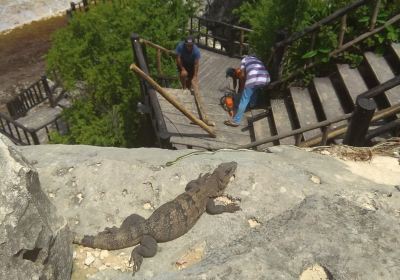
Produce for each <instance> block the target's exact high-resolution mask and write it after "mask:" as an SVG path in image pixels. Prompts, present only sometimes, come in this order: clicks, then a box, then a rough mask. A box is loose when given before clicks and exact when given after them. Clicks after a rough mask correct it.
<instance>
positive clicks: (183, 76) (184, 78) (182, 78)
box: [179, 71, 187, 89]
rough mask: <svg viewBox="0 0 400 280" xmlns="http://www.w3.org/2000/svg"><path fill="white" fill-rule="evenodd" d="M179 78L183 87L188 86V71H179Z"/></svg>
mask: <svg viewBox="0 0 400 280" xmlns="http://www.w3.org/2000/svg"><path fill="white" fill-rule="evenodd" d="M179 80H180V81H181V85H182V89H185V88H186V81H187V72H186V71H179Z"/></svg>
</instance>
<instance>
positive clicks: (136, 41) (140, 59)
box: [131, 33, 170, 146]
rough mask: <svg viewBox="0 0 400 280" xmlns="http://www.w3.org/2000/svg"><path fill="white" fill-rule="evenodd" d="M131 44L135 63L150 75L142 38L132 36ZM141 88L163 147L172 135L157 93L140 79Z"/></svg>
mask: <svg viewBox="0 0 400 280" xmlns="http://www.w3.org/2000/svg"><path fill="white" fill-rule="evenodd" d="M131 44H132V50H133V57H134V58H135V62H136V63H137V65H139V67H140V69H141V70H142V71H143V72H144V73H146V74H147V75H148V74H149V68H148V66H147V62H146V59H145V57H144V52H143V48H142V44H141V43H140V37H139V35H138V34H136V33H132V34H131ZM143 45H145V44H143ZM140 88H141V94H142V102H143V103H144V105H146V106H148V107H151V108H152V111H151V112H152V113H153V115H152V118H154V119H155V121H154V119H153V125H154V130H155V134H156V136H157V140H158V142H159V144H160V146H161V145H162V141H161V140H165V139H167V138H168V137H169V136H170V135H169V133H168V131H167V126H166V124H165V121H164V117H163V115H162V112H161V106H160V103H159V102H158V99H157V93H156V92H155V90H154V89H153V88H152V87H151V86H149V85H148V83H147V82H146V81H145V79H140Z"/></svg>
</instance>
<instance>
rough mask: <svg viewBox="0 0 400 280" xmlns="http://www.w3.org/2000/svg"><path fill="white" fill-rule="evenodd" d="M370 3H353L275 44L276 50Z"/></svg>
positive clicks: (365, 0) (360, 1)
mask: <svg viewBox="0 0 400 280" xmlns="http://www.w3.org/2000/svg"><path fill="white" fill-rule="evenodd" d="M368 1H370V0H358V1H356V2H353V3H351V4H349V5H347V6H346V7H344V8H342V9H339V10H337V11H335V12H334V13H332V14H331V15H329V16H327V17H326V18H324V19H322V20H320V21H318V22H316V23H314V24H313V25H311V26H309V27H306V28H305V29H303V30H301V31H299V32H296V33H294V34H292V35H291V36H289V37H288V38H286V39H284V40H282V41H280V42H277V43H276V44H275V46H274V47H275V49H276V48H279V47H282V46H285V45H289V44H291V43H293V42H294V41H296V40H298V39H300V38H301V37H303V36H304V35H307V34H308V33H311V32H314V31H317V30H318V29H320V28H321V27H322V26H324V25H327V24H328V23H330V22H332V21H334V20H336V19H338V18H340V17H342V16H344V15H346V14H348V13H349V12H351V11H353V10H355V9H357V8H358V7H360V6H362V5H364V4H366V3H367V2H368Z"/></svg>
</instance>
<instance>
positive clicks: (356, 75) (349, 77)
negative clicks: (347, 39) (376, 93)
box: [337, 64, 368, 105]
mask: <svg viewBox="0 0 400 280" xmlns="http://www.w3.org/2000/svg"><path fill="white" fill-rule="evenodd" d="M337 69H338V73H339V76H340V79H341V80H342V82H343V85H344V86H345V89H346V91H347V93H348V94H349V96H350V97H351V100H352V101H353V105H355V104H356V100H357V96H358V95H360V94H362V93H364V92H366V91H367V90H368V87H367V85H366V83H365V81H364V79H363V78H362V76H361V74H360V71H358V69H357V68H350V66H349V65H348V64H337Z"/></svg>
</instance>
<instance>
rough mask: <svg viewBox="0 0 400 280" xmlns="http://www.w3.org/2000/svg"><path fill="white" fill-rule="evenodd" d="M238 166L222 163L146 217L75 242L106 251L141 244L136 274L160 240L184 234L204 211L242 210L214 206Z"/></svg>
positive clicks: (134, 217) (137, 250)
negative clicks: (216, 198) (215, 199)
mask: <svg viewBox="0 0 400 280" xmlns="http://www.w3.org/2000/svg"><path fill="white" fill-rule="evenodd" d="M236 168H237V163H236V162H228V163H222V164H220V165H219V166H218V167H217V168H216V169H215V170H214V172H213V173H211V174H210V173H207V174H205V175H200V176H199V178H197V179H196V180H193V181H190V182H189V183H188V184H187V186H186V188H185V192H184V193H182V194H180V195H179V196H177V197H176V198H175V199H174V200H171V201H169V202H167V203H165V204H163V205H161V206H160V207H159V208H158V209H157V210H155V211H154V212H153V214H152V215H151V216H150V217H149V218H148V219H147V220H146V219H144V218H143V217H141V216H139V215H136V214H132V215H130V216H128V217H127V218H126V219H125V220H124V221H123V223H122V224H121V226H120V227H119V228H118V227H113V228H106V229H105V230H104V231H102V232H100V233H98V234H97V235H95V236H91V235H85V236H84V237H83V238H82V239H75V240H74V243H76V244H80V245H83V246H86V247H91V248H99V249H105V250H117V249H122V248H127V247H132V246H135V245H137V244H139V243H140V245H139V246H137V247H135V249H134V250H133V251H132V255H131V261H133V262H134V266H133V274H135V272H136V271H138V270H139V268H140V265H141V263H142V261H143V257H147V258H148V257H153V256H154V255H155V254H156V252H157V243H158V242H167V241H170V240H174V239H176V238H178V237H180V236H182V235H184V234H185V233H186V232H188V231H189V230H190V229H191V228H192V227H193V226H194V225H195V223H196V222H197V220H198V219H199V218H200V217H201V215H202V214H203V213H204V212H207V213H209V214H220V213H223V212H230V213H233V212H235V211H238V210H239V209H240V207H239V206H238V205H236V204H234V203H231V204H228V205H215V204H214V200H213V199H214V198H215V197H218V196H220V195H221V194H222V193H223V192H224V190H225V188H226V187H227V186H228V183H229V180H230V178H231V177H232V176H233V175H234V174H235V171H236Z"/></svg>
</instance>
